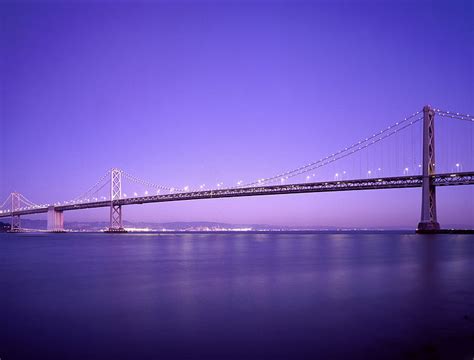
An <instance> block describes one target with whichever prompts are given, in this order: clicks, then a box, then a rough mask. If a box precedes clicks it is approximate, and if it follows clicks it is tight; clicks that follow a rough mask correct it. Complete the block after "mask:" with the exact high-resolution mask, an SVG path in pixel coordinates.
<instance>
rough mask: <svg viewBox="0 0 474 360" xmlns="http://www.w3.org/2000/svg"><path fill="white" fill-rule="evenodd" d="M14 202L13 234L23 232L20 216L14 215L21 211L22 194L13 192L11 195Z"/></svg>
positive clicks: (11, 228) (11, 227)
mask: <svg viewBox="0 0 474 360" xmlns="http://www.w3.org/2000/svg"><path fill="white" fill-rule="evenodd" d="M11 200H12V208H11V210H12V220H11V224H10V225H11V226H10V231H11V232H19V231H21V223H20V215H14V214H13V213H14V212H15V211H17V210H19V209H20V194H19V193H17V192H12V194H11Z"/></svg>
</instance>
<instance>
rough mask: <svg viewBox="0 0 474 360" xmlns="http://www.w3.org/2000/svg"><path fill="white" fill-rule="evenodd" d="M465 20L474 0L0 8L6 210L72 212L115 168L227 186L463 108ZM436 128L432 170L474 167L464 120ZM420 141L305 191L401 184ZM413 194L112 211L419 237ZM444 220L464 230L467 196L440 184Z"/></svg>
mask: <svg viewBox="0 0 474 360" xmlns="http://www.w3.org/2000/svg"><path fill="white" fill-rule="evenodd" d="M473 16H474V10H473V2H472V1H470V0H467V1H443V2H439V3H438V2H433V1H419V2H416V1H344V2H342V1H333V2H330V1H320V2H319V1H314V2H310V1H305V2H294V1H280V2H273V1H260V2H252V1H240V2H239V1H233V2H224V1H219V2H217V1H215V2H212V1H209V2H200V1H192V2H191V1H189V2H188V1H169V2H157V1H155V2H152V1H147V2H141V3H136V2H133V3H132V2H127V1H125V2H120V3H115V2H114V3H113V2H109V1H103V2H93V1H75V2H66V1H64V2H62V1H51V2H41V1H20V2H8V1H7V2H5V1H3V2H1V3H0V26H1V33H0V91H1V97H0V200H1V201H0V203H1V202H3V199H4V198H6V197H7V195H8V194H9V193H10V192H11V191H19V192H21V193H23V194H24V195H25V196H27V197H28V198H29V199H30V200H32V201H34V202H36V203H52V202H55V201H62V200H70V199H72V198H74V197H76V196H78V195H79V194H81V193H83V192H84V191H85V190H87V188H88V187H89V186H91V185H93V184H94V183H95V182H96V181H97V179H98V178H100V176H101V175H102V174H103V173H105V172H106V171H107V170H108V169H110V168H111V167H120V168H122V169H124V170H126V171H127V172H129V173H131V174H134V175H136V176H138V177H141V178H144V179H147V180H151V181H153V182H155V183H160V184H168V185H171V186H179V187H182V186H185V185H188V186H190V187H198V186H199V185H200V184H207V186H215V184H217V183H219V182H223V183H224V184H225V185H230V184H235V183H236V182H237V181H238V180H243V181H251V180H254V179H256V178H260V177H267V176H271V175H274V174H277V173H279V172H280V171H282V170H288V169H292V168H295V167H298V166H300V165H304V164H306V163H308V162H311V161H314V160H317V159H319V158H321V157H324V156H326V155H328V154H331V153H333V152H335V151H337V150H339V149H340V148H342V147H345V146H347V145H350V144H352V143H353V142H355V141H357V140H360V138H365V137H366V136H369V135H371V134H373V133H374V132H377V131H379V130H381V129H383V128H385V127H387V126H388V125H390V124H392V123H394V122H397V121H400V120H403V118H404V117H406V116H407V115H410V114H412V113H413V112H415V111H418V110H421V108H422V107H423V105H425V104H431V105H433V106H435V107H438V108H441V109H445V110H454V111H459V112H463V113H470V114H472V113H474V46H473V45H472V44H473V38H474V36H473V35H474V26H473V24H474V23H473V21H472V18H473ZM437 124H438V125H437V132H438V133H439V137H438V140H437V141H438V143H437V151H438V154H442V155H439V156H438V160H439V161H440V166H442V167H443V169H441V170H443V171H448V172H449V171H452V168H453V166H454V164H455V163H461V164H462V166H463V167H464V170H474V159H473V154H472V141H473V140H472V139H473V137H474V135H473V134H474V130H473V128H474V125H472V124H469V123H467V122H466V123H462V124H460V123H459V121H456V120H453V121H449V120H446V119H439V120H437ZM419 138H420V133H419V129H417V128H416V127H415V126H413V127H411V128H410V129H408V130H407V131H406V136H404V137H402V136H401V135H400V140H397V139H396V138H394V139H392V140H389V141H388V144H387V146H385V147H384V148H382V146H378V147H377V148H374V149H373V150H372V151H368V152H366V153H362V154H359V155H357V156H358V157H354V158H350V159H346V160H345V163H343V164H340V165H334V166H331V167H328V168H327V169H326V168H325V169H322V170H321V172H318V174H316V178H315V179H316V180H317V179H333V178H334V174H335V173H342V171H346V172H347V176H348V177H355V178H358V177H365V175H366V174H367V171H368V170H373V171H375V169H377V168H378V167H379V166H381V165H380V162H381V161H382V160H381V158H382V157H384V158H385V160H384V161H385V165H384V166H383V168H384V171H386V173H385V175H389V174H393V175H394V174H400V175H402V171H403V170H402V169H403V168H405V167H409V168H410V171H412V170H411V169H413V168H416V164H417V163H418V159H419V151H420V146H419ZM414 139H415V140H414ZM414 141H415V143H414ZM416 141H418V142H416ZM441 170H440V171H441ZM350 175H352V176H350ZM295 180H300V181H304V180H305V179H304V176H303V177H301V178H299V179H295ZM125 191H130V192H133V191H137V192H140V191H142V189H140V188H137V189H135V188H133V187H132V186H130V187H129V188H127V189H126V190H125ZM420 199H421V190H420V189H409V190H383V191H361V192H345V193H332V194H330V193H327V194H307V195H285V196H275V197H263V198H258V197H257V198H247V199H246V198H242V199H221V200H205V201H191V202H182V203H170V204H154V205H141V206H130V207H125V208H124V217H125V219H126V220H133V221H136V220H146V221H152V220H153V221H158V222H162V221H163V222H164V221H200V220H202V221H205V220H206V221H223V222H232V223H247V224H251V223H267V224H276V225H280V224H281V225H322V226H324V225H328V226H354V227H363V226H380V227H383V226H409V227H415V226H416V224H417V223H418V221H419V214H420ZM438 216H439V221H440V222H441V224H442V225H448V224H464V225H468V226H471V227H472V226H474V187H473V186H467V187H453V188H446V189H439V190H438ZM38 218H45V217H44V216H40V217H38ZM107 218H108V210H107V209H98V210H86V211H79V212H68V213H66V216H65V220H66V222H67V221H68V220H93V219H97V220H106V219H107Z"/></svg>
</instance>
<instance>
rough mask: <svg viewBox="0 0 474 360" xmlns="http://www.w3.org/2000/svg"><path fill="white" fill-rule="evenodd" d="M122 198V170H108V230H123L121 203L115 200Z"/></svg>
mask: <svg viewBox="0 0 474 360" xmlns="http://www.w3.org/2000/svg"><path fill="white" fill-rule="evenodd" d="M121 198H122V170H120V169H116V168H114V169H112V170H111V172H110V227H109V229H108V231H109V232H125V229H124V228H123V226H122V205H120V204H117V200H120V199H121Z"/></svg>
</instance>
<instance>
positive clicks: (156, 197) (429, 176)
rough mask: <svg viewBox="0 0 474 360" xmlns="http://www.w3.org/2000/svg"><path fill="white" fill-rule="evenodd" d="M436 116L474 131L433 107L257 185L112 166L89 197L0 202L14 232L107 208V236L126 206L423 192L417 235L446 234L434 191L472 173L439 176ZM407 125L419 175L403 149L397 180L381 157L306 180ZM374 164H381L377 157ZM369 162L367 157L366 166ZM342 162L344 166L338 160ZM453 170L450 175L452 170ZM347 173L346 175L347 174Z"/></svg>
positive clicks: (471, 181)
mask: <svg viewBox="0 0 474 360" xmlns="http://www.w3.org/2000/svg"><path fill="white" fill-rule="evenodd" d="M435 115H436V116H437V117H438V116H439V117H442V118H453V119H458V120H464V121H468V122H469V123H470V124H471V125H473V128H472V129H470V130H469V133H471V131H473V130H474V116H472V115H462V114H459V113H453V112H448V111H444V110H440V109H433V108H431V107H430V106H425V107H424V108H423V110H421V111H418V112H416V113H414V114H412V115H411V116H409V117H407V118H405V119H404V120H402V121H400V122H397V123H395V124H392V125H391V126H388V127H387V128H385V129H383V130H382V131H380V132H377V133H375V134H373V135H372V136H369V137H367V138H365V139H362V140H361V141H359V142H356V143H354V144H352V145H351V146H348V147H346V148H342V149H340V151H338V152H335V153H333V154H331V155H329V156H327V157H325V158H321V159H319V160H318V161H314V162H312V163H310V164H307V165H304V166H300V167H298V168H295V169H292V170H291V171H287V172H284V173H281V174H277V175H275V176H272V177H268V178H265V179H259V180H256V181H254V182H249V183H246V184H242V181H239V182H238V183H237V186H230V187H222V183H219V184H218V185H217V187H215V188H206V187H205V185H202V186H200V188H199V190H198V189H195V190H190V189H189V187H187V186H186V187H184V188H179V187H168V186H163V185H158V184H155V183H152V182H149V181H146V180H143V179H139V178H137V177H135V176H133V175H131V174H129V173H127V172H125V171H122V170H120V169H117V168H114V169H111V170H109V171H107V173H106V174H104V175H103V176H102V177H101V178H100V179H99V181H97V183H96V184H95V185H93V186H92V187H91V188H89V189H88V190H87V191H86V192H85V193H83V194H82V195H81V196H79V197H77V198H75V199H73V200H71V201H64V202H62V203H61V202H58V203H55V204H54V205H52V204H45V205H38V204H35V203H33V202H31V201H30V200H28V199H27V198H26V197H25V196H23V195H22V194H20V193H17V192H13V193H11V194H10V195H9V196H8V197H7V199H6V200H5V201H4V202H3V204H0V218H6V217H9V218H11V226H10V231H11V232H19V231H21V230H22V229H21V223H20V216H23V215H29V214H39V213H46V214H47V231H49V232H63V231H64V211H69V210H81V209H92V208H102V207H103V208H109V210H110V225H109V227H108V228H107V230H106V231H105V232H111V233H125V232H126V230H125V229H124V227H123V223H122V207H123V206H125V205H135V204H146V203H161V202H169V201H184V200H203V199H219V198H234V197H248V196H264V195H279V194H303V193H315V192H332V191H349V190H375V189H402V188H421V190H422V192H421V219H420V222H419V223H418V226H417V229H416V231H417V232H418V233H436V232H446V231H447V230H440V225H439V223H438V219H437V214H436V188H437V187H438V186H458V185H474V171H463V169H462V164H459V163H456V166H455V167H453V168H452V169H448V170H447V171H444V172H442V173H440V172H439V170H440V169H441V168H442V165H440V164H438V166H436V164H437V163H436V162H435ZM449 121H451V120H449ZM420 122H421V124H422V129H421V130H422V133H421V134H420V136H415V132H414V131H413V130H414V127H413V126H412V125H413V124H415V123H417V124H420ZM409 127H410V129H412V132H411V135H412V151H413V153H412V158H411V159H410V161H413V163H412V164H413V167H414V168H415V167H416V169H417V170H418V169H419V170H420V172H421V173H419V172H413V173H412V174H411V175H409V174H408V168H407V167H405V169H404V172H403V174H404V175H403V176H400V173H401V171H400V170H401V169H400V168H399V166H398V156H399V150H400V148H396V152H395V154H396V162H395V161H391V160H390V159H385V161H386V163H387V160H390V161H388V164H389V171H390V170H393V169H394V168H395V169H396V171H397V170H398V171H400V172H397V173H396V174H398V175H397V176H388V175H389V174H390V173H386V175H385V176H382V174H383V172H381V170H382V169H383V168H384V166H383V161H384V160H383V158H384V157H383V156H380V158H381V159H382V160H381V162H382V166H381V168H378V169H377V172H376V174H377V175H375V172H374V174H372V173H371V171H368V172H367V177H365V176H364V175H363V170H362V168H360V169H359V170H360V171H361V173H360V174H359V175H360V178H358V179H357V178H356V179H354V178H352V179H351V178H346V176H344V178H342V176H339V175H340V174H339V175H338V174H337V173H336V174H335V176H334V181H332V180H331V181H319V182H310V181H309V180H308V179H310V178H311V177H310V176H307V175H309V172H310V171H311V172H314V171H319V169H320V168H322V167H323V166H327V165H329V164H332V163H334V162H336V161H338V160H340V159H344V158H346V157H349V156H351V155H352V154H355V153H359V154H362V153H361V151H365V149H368V148H369V147H370V148H371V149H374V147H373V145H374V144H377V143H378V144H379V145H380V144H381V141H383V140H385V139H388V138H390V137H391V136H393V135H395V134H399V133H400V131H401V130H403V129H405V128H409ZM419 130H420V129H419V128H418V130H417V131H419ZM405 134H406V132H405ZM472 134H474V132H472ZM415 139H419V140H422V152H421V161H417V159H416V151H415ZM438 141H439V140H438ZM471 141H472V140H471ZM387 143H388V141H387V142H384V143H383V146H384V147H390V144H388V145H387ZM397 143H398V140H397ZM440 143H441V142H438V145H439V144H440ZM401 149H406V146H402V147H401ZM451 152H452V151H451ZM367 154H368V152H367ZM383 154H384V151H383V149H382V151H381V154H379V155H383ZM468 154H472V151H470V152H469V153H468ZM419 155H420V154H419ZM441 155H443V154H441ZM448 155H449V151H448ZM367 157H368V155H367ZM349 160H351V164H352V165H354V158H353V157H350V158H349ZM359 160H360V159H359ZM376 160H377V161H379V158H377V159H376ZM368 162H369V161H368V158H367V163H368ZM420 163H421V164H420ZM338 164H340V162H339V163H338ZM359 164H360V162H359ZM390 164H392V165H393V164H395V166H394V167H393V166H392V167H391V166H390ZM473 164H474V163H473ZM338 166H339V165H338ZM359 166H361V165H359ZM367 166H369V165H367ZM326 168H327V167H326ZM436 168H437V169H438V171H437V169H436ZM450 170H451V172H448V171H450ZM344 174H346V172H345V171H344ZM371 174H372V175H371ZM301 175H305V176H306V182H301V181H300V182H292V181H291V180H288V179H290V178H295V177H296V176H301ZM314 176H315V175H314V174H313V175H312V177H314ZM122 181H126V183H123V182H122ZM130 182H132V183H133V185H134V186H137V184H138V186H144V187H145V188H146V189H147V191H145V192H144V195H138V193H136V192H134V193H133V194H134V195H133V196H128V197H127V195H126V194H125V193H122V192H123V190H124V189H127V185H130ZM107 185H109V186H110V192H109V193H108V194H107V195H105V192H108V191H107V189H108V188H107V187H106V186H107ZM123 185H124V186H123ZM150 189H152V192H151V193H149V192H148V190H150ZM99 191H104V193H102V195H105V196H99ZM109 196H110V198H109ZM467 231H470V230H467ZM448 232H449V231H448Z"/></svg>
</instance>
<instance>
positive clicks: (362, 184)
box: [0, 172, 474, 218]
mask: <svg viewBox="0 0 474 360" xmlns="http://www.w3.org/2000/svg"><path fill="white" fill-rule="evenodd" d="M422 179H423V177H422V176H421V175H417V176H398V177H385V178H371V179H357V180H339V181H325V182H313V183H302V184H286V185H271V186H255V187H246V188H228V189H221V190H205V191H194V192H193V191H189V192H181V193H174V194H166V195H153V196H143V197H134V198H125V199H120V200H115V202H114V203H115V204H116V205H133V204H146V203H158V202H167V201H183V200H197V199H219V198H231V197H243V196H262V195H279V194H280V195H281V194H304V193H313V192H329V191H350V190H374V189H400V188H414V187H421V185H422ZM432 181H433V184H434V185H436V186H452V185H472V184H474V172H462V173H457V174H437V175H433V176H432ZM108 206H110V200H106V201H96V202H88V203H80V204H67V205H59V206H55V209H56V210H58V211H69V210H80V209H90V208H98V207H108ZM47 211H48V207H38V208H30V209H23V210H19V211H15V212H14V213H13V215H28V214H39V213H46V212H47ZM11 215H12V213H11V212H3V213H0V218H1V217H7V216H11Z"/></svg>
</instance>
